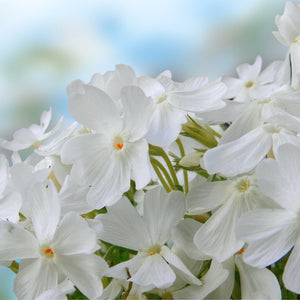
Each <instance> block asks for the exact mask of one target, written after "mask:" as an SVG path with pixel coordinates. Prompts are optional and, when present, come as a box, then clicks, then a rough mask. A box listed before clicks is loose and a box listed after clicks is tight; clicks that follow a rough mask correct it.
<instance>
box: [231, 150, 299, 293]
mask: <svg viewBox="0 0 300 300" xmlns="http://www.w3.org/2000/svg"><path fill="white" fill-rule="evenodd" d="M257 176H258V182H259V187H260V190H261V191H262V192H263V193H264V194H265V195H267V196H268V197H270V198H271V199H273V200H274V201H275V202H276V203H277V204H278V205H279V206H280V208H278V209H273V210H272V209H261V210H253V211H252V212H249V213H247V214H245V215H244V216H242V218H241V220H240V222H239V224H238V226H237V236H238V238H239V239H241V240H243V241H245V242H246V243H248V247H247V249H246V252H245V254H244V260H245V262H246V263H248V264H250V265H252V266H255V267H259V268H262V267H264V266H268V265H270V264H272V263H274V262H276V261H277V260H279V259H280V258H281V257H283V256H284V255H285V254H286V253H287V252H288V251H290V250H291V248H292V247H294V249H293V250H292V252H291V254H290V256H289V259H288V262H287V264H286V266H285V269H284V273H283V282H284V285H285V286H286V288H287V289H289V290H291V291H293V292H295V293H299V292H300V284H299V279H300V271H299V270H300V269H299V267H298V266H299V264H300V238H299V237H300V223H299V214H300V201H299V200H300V198H299V194H300V185H299V179H300V149H299V148H297V147H295V146H293V145H283V146H281V147H280V148H279V150H278V156H277V159H276V160H273V159H267V160H265V161H264V162H262V163H261V164H260V165H259V167H258V170H257Z"/></svg>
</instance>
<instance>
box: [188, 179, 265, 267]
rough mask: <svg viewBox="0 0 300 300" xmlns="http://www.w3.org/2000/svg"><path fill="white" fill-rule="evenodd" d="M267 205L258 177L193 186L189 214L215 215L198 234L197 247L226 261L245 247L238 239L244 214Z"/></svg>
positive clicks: (189, 197)
mask: <svg viewBox="0 0 300 300" xmlns="http://www.w3.org/2000/svg"><path fill="white" fill-rule="evenodd" d="M268 202H269V200H268V198H267V197H266V196H264V195H263V194H262V193H261V192H260V191H259V190H258V187H257V179H256V176H255V174H252V175H242V176H238V177H234V178H232V179H230V180H226V181H215V182H207V183H203V184H199V185H197V186H192V187H191V190H190V192H189V194H188V195H187V210H188V212H189V214H199V213H205V212H207V211H211V210H213V213H212V216H211V217H210V218H209V219H208V220H207V221H206V222H205V223H204V224H203V225H202V226H201V227H200V228H199V229H198V230H197V232H196V233H195V236H194V242H195V244H196V245H197V247H198V248H199V250H200V251H201V252H203V253H205V254H207V255H210V256H212V257H214V258H216V259H217V260H218V261H220V262H223V261H225V260H227V259H228V258H229V257H230V256H232V255H233V254H234V253H236V252H237V251H238V250H239V249H241V248H242V247H243V245H244V242H243V241H241V240H239V239H237V238H236V236H235V228H236V223H237V222H238V220H239V219H240V217H241V215H242V214H243V213H245V212H248V211H249V210H252V209H254V208H257V207H266V204H267V203H268ZM216 208H217V209H216Z"/></svg>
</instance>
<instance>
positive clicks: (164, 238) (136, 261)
mask: <svg viewBox="0 0 300 300" xmlns="http://www.w3.org/2000/svg"><path fill="white" fill-rule="evenodd" d="M184 211H185V204H184V194H183V193H182V192H179V191H173V192H171V193H169V194H167V193H166V192H165V191H164V190H162V189H161V188H160V187H157V188H154V189H152V190H149V191H148V192H147V193H146V195H145V200H144V215H143V217H141V216H140V215H139V214H138V212H137V210H136V209H135V208H134V207H133V206H132V204H131V203H130V202H129V201H128V200H127V198H125V197H123V198H122V199H121V200H120V201H118V202H117V203H116V204H114V205H113V206H111V207H109V208H108V213H107V214H105V215H99V216H97V217H96V218H97V219H98V220H99V221H100V222H101V223H102V225H103V228H102V231H101V232H100V234H99V238H100V239H101V240H103V241H106V242H108V243H111V244H114V245H117V246H121V247H125V248H128V249H133V250H136V251H138V253H137V255H136V256H135V257H133V258H132V259H130V260H128V261H125V262H123V263H120V264H118V265H115V266H113V267H112V268H110V269H109V270H108V271H107V272H106V273H105V275H106V276H109V277H114V278H120V279H128V274H127V272H126V268H128V270H129V274H130V278H129V279H128V280H129V281H132V282H133V283H136V284H138V285H142V286H149V285H153V286H154V287H157V288H167V287H170V286H171V285H172V284H173V282H174V281H175V279H176V275H175V272H174V271H173V268H174V269H176V271H177V272H179V273H180V276H181V278H184V279H185V281H186V283H192V284H196V285H201V281H200V280H199V279H197V278H196V277H195V276H194V275H193V274H192V273H191V272H190V271H189V270H188V268H187V267H186V266H185V265H184V264H183V262H182V261H181V260H180V259H179V258H178V257H177V256H176V255H175V254H174V253H173V252H172V251H171V250H170V249H169V248H168V247H167V246H166V245H165V244H166V242H168V241H169V240H170V239H171V230H172V228H173V227H174V226H175V225H176V224H177V223H178V222H179V221H180V220H181V218H182V217H183V216H184Z"/></svg>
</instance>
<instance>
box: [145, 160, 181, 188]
mask: <svg viewBox="0 0 300 300" xmlns="http://www.w3.org/2000/svg"><path fill="white" fill-rule="evenodd" d="M150 161H151V164H152V165H153V164H155V165H156V166H157V167H158V168H159V169H160V170H161V171H162V172H163V174H164V176H165V178H166V180H167V181H168V183H169V185H170V187H171V189H172V190H176V187H175V186H174V183H173V181H172V179H171V177H170V175H169V173H168V172H167V170H166V169H165V167H164V166H163V164H162V163H160V162H159V161H158V160H157V159H155V158H154V157H150Z"/></svg>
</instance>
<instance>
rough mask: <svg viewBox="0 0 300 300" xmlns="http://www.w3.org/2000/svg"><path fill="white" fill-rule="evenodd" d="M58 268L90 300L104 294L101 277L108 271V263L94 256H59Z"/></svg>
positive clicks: (57, 258)
mask: <svg viewBox="0 0 300 300" xmlns="http://www.w3.org/2000/svg"><path fill="white" fill-rule="evenodd" d="M56 263H57V266H58V268H59V269H60V270H61V271H62V272H63V273H64V274H65V275H66V276H67V277H68V278H69V279H70V280H71V281H72V282H73V283H74V285H76V287H77V288H78V289H79V290H80V291H81V292H82V293H83V294H84V295H86V296H87V297H88V298H89V299H94V298H96V297H99V296H100V295H101V294H102V291H103V286H102V281H101V277H102V276H103V273H104V272H105V271H106V269H107V264H106V262H105V261H104V260H103V259H102V258H101V257H99V256H97V255H94V254H76V255H70V256H69V255H57V257H56Z"/></svg>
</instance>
